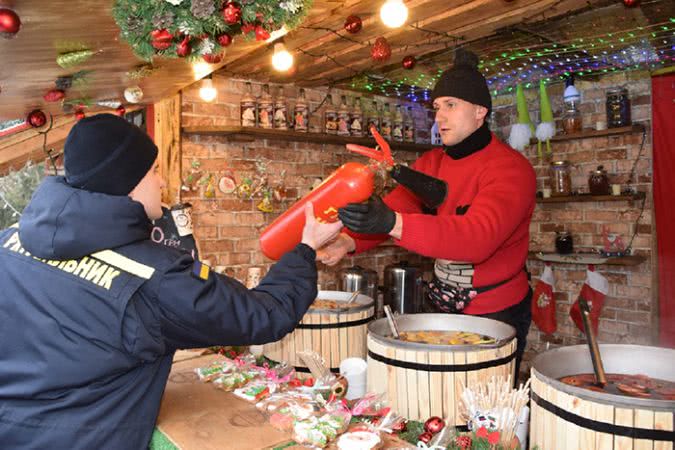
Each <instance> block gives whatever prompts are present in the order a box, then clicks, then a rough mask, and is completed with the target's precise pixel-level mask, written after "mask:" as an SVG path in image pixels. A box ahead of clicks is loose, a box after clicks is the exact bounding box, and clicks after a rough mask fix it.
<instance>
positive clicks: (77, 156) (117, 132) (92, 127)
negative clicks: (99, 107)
mask: <svg viewBox="0 0 675 450" xmlns="http://www.w3.org/2000/svg"><path fill="white" fill-rule="evenodd" d="M63 153H64V157H65V158H64V166H65V169H66V183H68V184H69V185H71V186H73V187H77V188H81V189H85V190H87V191H93V192H101V193H104V194H110V195H127V194H129V193H130V192H131V191H132V190H133V189H134V188H135V187H136V185H137V184H138V182H139V181H141V180H142V179H143V177H144V176H145V174H147V173H148V171H149V170H150V168H151V167H152V164H153V163H154V162H155V159H156V158H157V146H156V145H155V144H154V143H153V142H152V139H150V137H149V136H148V135H147V134H145V132H143V130H141V129H140V128H138V127H137V126H136V125H133V124H131V123H129V122H127V121H126V120H125V119H123V118H122V117H118V116H114V115H112V114H98V115H95V116H90V117H87V118H84V119H82V120H80V121H79V122H78V123H77V124H76V125H75V126H74V127H73V128H72V130H70V133H69V134H68V138H67V139H66V144H65V147H64V149H63Z"/></svg>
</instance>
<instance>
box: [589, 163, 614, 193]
mask: <svg viewBox="0 0 675 450" xmlns="http://www.w3.org/2000/svg"><path fill="white" fill-rule="evenodd" d="M588 190H589V191H590V193H591V195H609V178H607V171H606V170H604V168H603V166H598V168H597V169H596V170H592V171H591V174H590V176H589V177H588Z"/></svg>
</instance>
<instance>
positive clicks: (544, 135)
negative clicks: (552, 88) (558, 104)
mask: <svg viewBox="0 0 675 450" xmlns="http://www.w3.org/2000/svg"><path fill="white" fill-rule="evenodd" d="M539 104H540V109H541V111H540V112H541V123H540V124H539V125H537V131H536V133H535V135H536V136H537V139H538V140H539V142H538V143H537V151H538V152H539V158H541V157H542V153H541V143H542V141H545V142H546V152H547V153H549V154H550V153H551V141H550V139H551V138H552V137H553V136H554V135H555V122H554V121H553V111H552V110H551V102H550V101H549V99H548V93H547V92H546V83H545V82H544V80H539Z"/></svg>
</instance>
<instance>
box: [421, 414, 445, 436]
mask: <svg viewBox="0 0 675 450" xmlns="http://www.w3.org/2000/svg"><path fill="white" fill-rule="evenodd" d="M443 428H445V422H443V419H441V418H440V417H437V416H433V417H429V418H428V419H427V421H426V422H424V430H425V431H428V432H429V433H432V434H436V433H438V432H439V431H441V430H442V429H443Z"/></svg>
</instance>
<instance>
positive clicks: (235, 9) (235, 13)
mask: <svg viewBox="0 0 675 450" xmlns="http://www.w3.org/2000/svg"><path fill="white" fill-rule="evenodd" d="M223 19H225V22H227V23H228V24H230V25H234V24H235V23H239V21H240V20H241V6H239V3H235V2H229V3H228V4H227V5H225V8H223Z"/></svg>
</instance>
